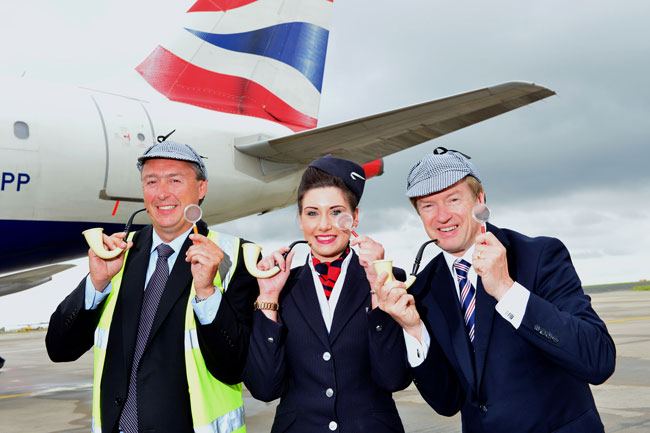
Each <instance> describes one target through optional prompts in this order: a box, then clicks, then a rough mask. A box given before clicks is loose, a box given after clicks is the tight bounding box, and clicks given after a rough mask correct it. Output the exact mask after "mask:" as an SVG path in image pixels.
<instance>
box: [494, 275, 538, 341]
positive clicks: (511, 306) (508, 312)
mask: <svg viewBox="0 0 650 433" xmlns="http://www.w3.org/2000/svg"><path fill="white" fill-rule="evenodd" d="M528 298H530V292H529V291H528V289H526V288H525V287H524V286H522V285H521V284H519V283H517V282H516V281H515V283H514V284H513V285H512V287H511V288H510V289H509V290H508V291H507V292H506V294H505V295H503V297H502V298H501V300H500V301H499V302H497V305H496V310H497V312H498V313H499V314H500V315H501V316H502V317H503V318H504V319H506V320H507V321H508V322H510V324H511V325H512V326H514V328H515V329H519V325H521V321H522V320H523V318H524V313H525V312H526V306H527V305H528Z"/></svg>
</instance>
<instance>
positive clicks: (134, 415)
mask: <svg viewBox="0 0 650 433" xmlns="http://www.w3.org/2000/svg"><path fill="white" fill-rule="evenodd" d="M156 251H158V261H157V262H156V269H155V270H154V271H153V274H152V275H151V278H150V279H149V284H147V290H145V292H144V299H143V300H142V310H140V323H139V324H138V337H137V339H136V342H135V351H134V352H133V364H132V366H131V376H130V378H129V392H128V394H127V396H126V403H125V404H124V409H122V414H121V415H120V428H121V430H122V431H123V432H124V433H137V432H138V393H137V388H136V386H137V378H138V367H139V366H140V359H141V358H142V354H143V353H144V348H145V346H146V345H147V340H149V333H150V332H151V325H153V319H154V317H156V310H158V303H159V302H160V298H161V297H162V294H163V291H164V290H165V284H166V283H167V278H168V277H169V265H168V263H167V259H168V258H169V256H171V255H172V254H174V250H173V249H172V247H170V246H169V245H167V244H160V245H158V247H157V248H156Z"/></svg>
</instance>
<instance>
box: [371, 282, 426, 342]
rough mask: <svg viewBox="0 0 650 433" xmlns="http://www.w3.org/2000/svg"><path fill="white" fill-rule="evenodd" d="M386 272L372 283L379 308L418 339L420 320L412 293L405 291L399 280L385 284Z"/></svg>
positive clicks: (420, 329)
mask: <svg viewBox="0 0 650 433" xmlns="http://www.w3.org/2000/svg"><path fill="white" fill-rule="evenodd" d="M387 278H388V274H386V272H382V273H381V274H379V276H378V278H377V280H376V281H375V284H374V286H373V287H374V290H375V291H376V292H377V301H378V304H379V308H380V309H381V310H383V311H384V312H386V313H388V314H389V315H390V316H391V317H392V318H393V319H394V320H395V321H396V322H397V323H399V325H400V326H401V327H402V328H403V329H404V330H405V331H406V332H408V333H409V334H410V335H412V336H413V337H415V338H416V339H417V340H418V341H420V340H421V336H422V321H421V320H420V314H419V313H418V310H417V309H416V308H415V299H414V298H413V295H409V294H408V293H407V292H406V286H405V285H404V283H403V282H401V281H391V282H389V283H387V284H384V283H385V282H386V279H387Z"/></svg>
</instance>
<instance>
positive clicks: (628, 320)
mask: <svg viewBox="0 0 650 433" xmlns="http://www.w3.org/2000/svg"><path fill="white" fill-rule="evenodd" d="M645 319H650V316H645V317H630V318H629V319H618V320H608V321H607V322H605V324H609V323H619V322H631V321H633V320H645Z"/></svg>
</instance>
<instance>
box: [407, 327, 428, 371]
mask: <svg viewBox="0 0 650 433" xmlns="http://www.w3.org/2000/svg"><path fill="white" fill-rule="evenodd" d="M420 323H421V324H422V335H421V336H420V339H421V340H422V343H420V342H419V341H418V339H417V338H415V337H413V336H412V335H411V334H409V333H408V332H406V331H405V330H404V329H402V332H403V333H404V342H405V343H406V356H407V358H408V361H409V365H410V366H411V367H417V366H418V365H420V364H422V363H423V362H424V359H425V358H426V357H427V353H428V352H429V346H430V345H431V337H430V336H429V332H428V331H427V328H426V326H424V323H422V321H420Z"/></svg>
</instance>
